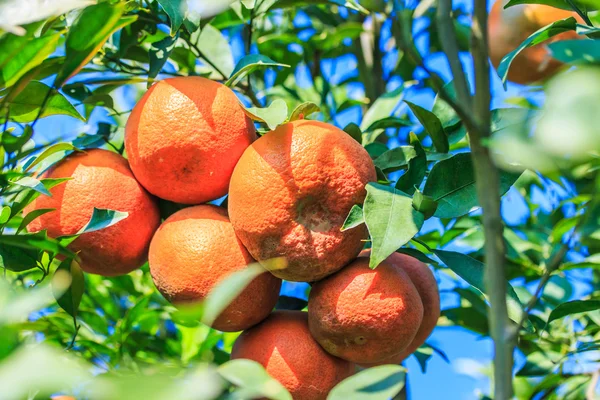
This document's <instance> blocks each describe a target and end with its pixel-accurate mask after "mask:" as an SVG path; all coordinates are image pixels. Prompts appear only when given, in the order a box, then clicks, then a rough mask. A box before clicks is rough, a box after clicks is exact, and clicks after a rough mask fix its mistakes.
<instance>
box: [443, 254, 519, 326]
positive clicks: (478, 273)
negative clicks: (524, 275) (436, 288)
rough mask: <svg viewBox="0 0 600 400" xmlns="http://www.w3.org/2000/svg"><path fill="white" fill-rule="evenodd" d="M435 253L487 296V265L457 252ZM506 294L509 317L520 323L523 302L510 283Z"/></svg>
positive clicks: (507, 283) (507, 285)
mask: <svg viewBox="0 0 600 400" xmlns="http://www.w3.org/2000/svg"><path fill="white" fill-rule="evenodd" d="M433 252H434V254H435V255H436V256H438V257H439V259H440V260H442V262H443V263H444V264H445V265H446V266H447V267H448V268H450V269H451V270H452V271H454V272H455V273H456V275H458V276H460V277H461V278H463V279H464V280H465V281H466V282H467V283H468V284H469V285H471V286H473V287H474V288H475V289H477V290H479V291H480V292H481V293H483V294H484V295H487V288H486V287H485V281H484V273H485V272H484V270H485V265H484V264H483V263H482V262H481V261H479V260H476V259H474V258H473V257H470V256H468V255H466V254H462V253H458V252H455V251H446V250H434V251H433ZM506 292H507V302H508V308H509V317H510V318H511V319H512V320H513V321H519V320H520V319H521V314H522V313H523V311H522V306H521V301H520V300H519V296H517V293H516V292H515V289H514V288H513V287H512V286H511V284H510V283H509V282H508V281H507V282H506Z"/></svg>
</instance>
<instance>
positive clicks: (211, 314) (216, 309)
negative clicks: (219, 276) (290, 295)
mask: <svg viewBox="0 0 600 400" xmlns="http://www.w3.org/2000/svg"><path fill="white" fill-rule="evenodd" d="M263 273H266V270H265V268H264V267H263V266H262V265H260V264H259V263H253V264H250V265H248V267H246V268H244V269H242V270H240V271H236V272H234V273H233V274H231V275H229V276H228V277H227V278H225V279H224V280H222V281H221V282H220V283H219V284H218V285H217V286H215V287H214V288H213V290H212V291H211V292H210V293H209V295H208V296H207V298H206V300H205V301H204V315H203V317H202V322H203V323H204V324H206V325H209V326H210V325H212V323H213V322H214V321H215V320H216V319H217V317H218V316H219V315H220V314H221V312H222V311H223V310H225V309H226V308H227V306H229V304H230V303H231V302H232V301H233V300H235V298H236V297H237V296H238V295H239V294H240V293H241V292H242V291H243V290H244V289H245V288H246V286H248V285H249V284H250V282H252V281H253V280H254V278H256V277H257V276H259V275H260V274H263Z"/></svg>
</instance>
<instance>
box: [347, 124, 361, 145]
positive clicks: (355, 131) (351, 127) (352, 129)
mask: <svg viewBox="0 0 600 400" xmlns="http://www.w3.org/2000/svg"><path fill="white" fill-rule="evenodd" d="M344 132H346V133H347V134H348V135H350V136H352V139H354V140H356V141H357V142H358V143H360V144H362V132H361V131H360V127H359V126H358V125H356V124H355V123H354V122H350V123H349V124H348V125H346V127H345V128H344Z"/></svg>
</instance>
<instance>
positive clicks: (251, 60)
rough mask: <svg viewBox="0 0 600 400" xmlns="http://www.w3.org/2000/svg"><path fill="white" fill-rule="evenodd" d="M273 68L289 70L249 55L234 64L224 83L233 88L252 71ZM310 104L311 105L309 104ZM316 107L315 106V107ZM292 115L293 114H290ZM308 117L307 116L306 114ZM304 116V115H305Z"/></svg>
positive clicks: (267, 58)
mask: <svg viewBox="0 0 600 400" xmlns="http://www.w3.org/2000/svg"><path fill="white" fill-rule="evenodd" d="M273 67H285V68H289V67H290V66H289V65H287V64H281V63H278V62H275V61H273V60H271V59H270V58H269V57H267V56H265V55H262V54H249V55H247V56H245V57H243V58H242V59H241V60H240V61H238V63H237V64H236V66H235V68H234V69H233V72H232V73H231V76H230V77H229V79H227V81H226V82H225V85H227V86H235V85H236V83H237V82H239V81H240V80H242V79H243V78H244V77H245V76H246V75H248V74H251V73H252V71H254V70H256V69H258V68H273ZM310 104H312V103H310ZM315 106H316V105H315ZM317 109H318V106H317ZM292 115H293V114H292ZM307 115H308V114H307ZM305 116H306V115H305Z"/></svg>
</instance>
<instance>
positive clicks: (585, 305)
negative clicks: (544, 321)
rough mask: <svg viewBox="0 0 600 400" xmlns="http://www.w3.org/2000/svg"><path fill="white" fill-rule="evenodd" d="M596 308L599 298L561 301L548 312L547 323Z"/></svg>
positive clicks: (598, 306) (599, 308)
mask: <svg viewBox="0 0 600 400" xmlns="http://www.w3.org/2000/svg"><path fill="white" fill-rule="evenodd" d="M596 310H600V300H573V301H569V302H566V303H562V304H561V305H559V306H558V307H556V308H555V309H554V310H552V312H551V313H550V316H549V317H548V325H549V324H550V323H551V322H552V321H555V320H557V319H560V318H564V317H566V316H569V315H573V314H581V313H586V312H590V311H596Z"/></svg>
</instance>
